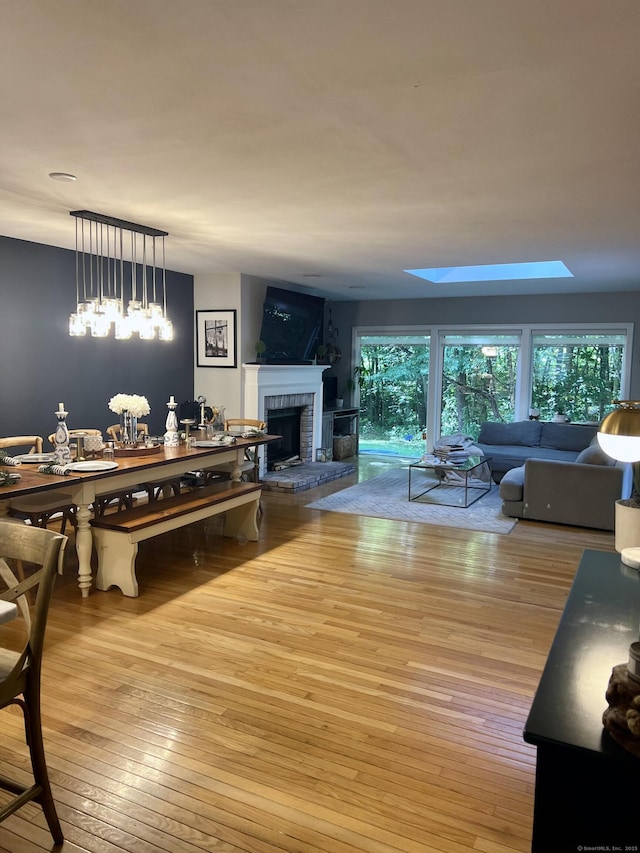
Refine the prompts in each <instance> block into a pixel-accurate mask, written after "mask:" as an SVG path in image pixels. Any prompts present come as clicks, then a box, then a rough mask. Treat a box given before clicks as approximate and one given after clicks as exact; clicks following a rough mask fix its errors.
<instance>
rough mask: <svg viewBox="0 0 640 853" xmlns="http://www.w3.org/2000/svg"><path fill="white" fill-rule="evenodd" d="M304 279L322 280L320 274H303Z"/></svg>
mask: <svg viewBox="0 0 640 853" xmlns="http://www.w3.org/2000/svg"><path fill="white" fill-rule="evenodd" d="M302 278H322V276H321V275H320V273H319V272H303V273H302Z"/></svg>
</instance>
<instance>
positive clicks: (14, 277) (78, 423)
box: [0, 237, 194, 446]
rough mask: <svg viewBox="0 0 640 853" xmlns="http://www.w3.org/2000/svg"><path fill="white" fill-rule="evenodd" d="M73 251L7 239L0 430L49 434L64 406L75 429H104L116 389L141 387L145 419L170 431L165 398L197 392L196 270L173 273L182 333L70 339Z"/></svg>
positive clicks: (170, 308) (1, 300) (1, 253)
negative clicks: (168, 337)
mask: <svg viewBox="0 0 640 853" xmlns="http://www.w3.org/2000/svg"><path fill="white" fill-rule="evenodd" d="M75 280H76V279H75V252H74V251H69V250H68V249H58V248H55V247H53V246H44V245H41V244H39V243H30V242H27V241H24V240H14V239H11V238H9V237H0V435H3V436H6V435H24V434H28V435H32V434H33V435H41V436H43V438H44V439H45V446H46V437H47V435H49V434H50V433H52V432H54V430H55V427H56V423H57V420H56V417H55V414H54V412H55V411H56V409H57V408H58V403H60V402H62V403H64V404H65V407H66V409H67V411H68V412H69V417H68V424H69V427H76V428H82V427H97V428H99V429H101V430H103V431H104V430H105V429H106V427H108V426H109V425H110V424H112V423H116V422H117V421H118V416H117V415H114V414H113V413H112V412H111V411H109V409H108V405H107V404H108V401H109V398H110V397H112V396H113V395H114V394H118V393H124V394H143V395H144V396H145V397H147V399H148V400H149V403H150V405H151V414H150V415H149V417H148V418H145V420H146V421H147V422H148V423H149V427H150V430H151V432H152V433H155V434H161V433H164V425H165V420H166V416H167V407H166V401H167V400H168V399H169V397H170V396H171V394H173V395H175V397H176V399H177V400H179V401H182V400H191V399H193V336H194V312H193V277H192V276H190V275H186V274H184V273H178V272H170V271H167V312H168V314H169V316H170V317H171V319H172V320H173V324H174V340H173V341H168V342H162V341H141V340H139V339H132V340H130V341H116V340H114V339H113V337H111V338H105V339H99V338H92V337H90V336H87V337H85V338H71V337H69V334H68V321H69V314H70V313H71V312H72V311H73V310H74V308H75V300H76V285H75Z"/></svg>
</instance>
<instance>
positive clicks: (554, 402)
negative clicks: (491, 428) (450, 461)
mask: <svg viewBox="0 0 640 853" xmlns="http://www.w3.org/2000/svg"><path fill="white" fill-rule="evenodd" d="M632 340H633V324H631V323H615V324H606V325H605V324H602V325H600V324H596V323H593V324H589V325H586V324H571V325H563V326H560V324H558V325H555V324H548V325H545V326H539V325H537V326H534V325H533V324H530V325H529V324H522V325H521V326H518V327H514V326H508V327H507V326H498V325H496V326H493V327H485V328H477V327H472V326H455V327H454V326H430V327H419V326H411V327H409V326H406V327H395V328H394V329H391V328H389V329H383V328H380V327H375V328H372V327H369V328H365V327H361V328H356V329H354V337H353V345H354V346H353V351H354V353H355V364H356V365H362V367H363V374H362V376H360V377H359V379H360V383H359V384H360V405H361V412H362V419H361V439H362V437H363V435H365V434H366V437H367V438H371V439H372V440H375V441H378V439H380V440H382V439H384V440H390V439H393V440H394V441H395V442H396V445H397V447H396V449H395V450H394V451H387V452H396V453H400V454H402V455H414V456H415V455H417V454H418V453H419V452H422V450H421V447H420V444H419V443H415V441H414V440H415V438H416V437H417V436H419V437H420V438H421V434H422V430H423V428H424V427H425V426H426V428H427V437H428V438H427V443H428V445H429V446H433V444H434V442H435V441H436V440H437V439H438V438H439V437H440V436H442V435H451V434H454V433H463V434H464V435H470V436H471V437H472V438H477V436H478V433H479V429H480V425H481V424H482V422H483V421H505V422H509V421H518V420H526V418H527V417H528V416H529V409H530V408H534V409H538V411H539V413H540V419H541V420H552V419H553V417H554V415H555V414H556V413H558V410H559V409H560V410H564V411H561V412H560V413H562V414H565V415H566V416H567V417H568V418H569V419H570V420H572V421H578V422H585V421H587V422H588V421H591V422H598V423H599V422H600V421H601V420H602V418H603V417H604V416H605V415H606V414H608V412H609V411H611V409H612V408H613V403H614V401H615V400H617V399H621V398H622V399H624V398H626V397H627V396H628V394H629V384H630V365H631V357H632V353H631V344H632ZM403 442H404V444H402V443H403ZM402 447H404V448H405V450H406V452H404V453H403V451H402ZM366 449H369V450H371V451H375V449H376V445H373V446H372V447H371V448H369V447H367V448H366Z"/></svg>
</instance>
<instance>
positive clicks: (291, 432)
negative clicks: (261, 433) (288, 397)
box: [267, 406, 302, 471]
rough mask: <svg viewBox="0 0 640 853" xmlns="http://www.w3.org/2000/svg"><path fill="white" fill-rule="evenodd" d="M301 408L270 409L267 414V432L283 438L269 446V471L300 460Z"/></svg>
mask: <svg viewBox="0 0 640 853" xmlns="http://www.w3.org/2000/svg"><path fill="white" fill-rule="evenodd" d="M301 414H302V407H301V406H293V407H290V408H287V409H270V410H269V411H268V412H267V432H268V433H269V435H279V436H282V437H281V439H280V441H276V442H274V443H273V444H268V445H267V470H269V471H272V470H273V466H274V465H275V464H278V463H281V462H287V461H290V460H296V459H298V460H299V459H300V417H301Z"/></svg>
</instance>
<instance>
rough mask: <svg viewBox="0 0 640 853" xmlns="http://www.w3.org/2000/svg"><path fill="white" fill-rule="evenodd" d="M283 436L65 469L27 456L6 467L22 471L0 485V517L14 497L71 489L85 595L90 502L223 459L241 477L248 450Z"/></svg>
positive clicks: (136, 452)
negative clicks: (44, 467) (46, 467)
mask: <svg viewBox="0 0 640 853" xmlns="http://www.w3.org/2000/svg"><path fill="white" fill-rule="evenodd" d="M279 440H280V436H277V435H267V434H260V435H255V436H254V435H252V436H250V437H248V438H244V437H233V441H231V442H229V443H227V442H225V441H223V440H211V441H204V440H203V441H197V442H195V444H194V443H192V442H190V443H189V444H187V443H185V442H181V443H180V444H179V445H178V446H177V447H169V446H165V445H164V444H158V445H156V446H154V447H144V448H143V447H140V448H139V449H137V448H135V449H133V450H131V451H127V450H124V449H123V450H122V451H121V452H117V454H116V457H115V459H114V460H113V462H106V461H105V460H100V459H96V460H85V461H84V462H80V463H71V464H70V465H69V466H67V468H66V473H64V474H50V473H45V472H43V471H40V470H39V469H40V467H41V466H40V465H38V464H29V462H27V461H23V462H22V463H21V464H19V465H16V466H12V467H10V468H7V469H6V470H8V471H10V472H11V473H18V474H19V475H20V478H19V479H16V480H14V481H12V482H11V483H9V484H7V485H5V486H0V517H1V516H6V515H7V514H8V511H9V503H10V501H11V498H15V497H18V496H20V495H30V494H35V493H37V492H46V491H51V490H61V489H63V490H64V491H65V492H67V493H68V494H69V495H70V497H71V502H72V503H73V504H75V506H76V520H77V527H76V552H77V555H78V587H79V589H80V592H81V595H82V597H83V598H86V597H87V596H88V595H89V591H90V589H91V586H92V584H93V577H92V571H91V555H92V551H93V535H92V531H91V525H90V524H89V521H90V519H91V517H92V511H91V507H92V505H93V504H94V503H95V501H96V500H97V499H99V498H100V497H101V496H104V495H107V494H110V493H112V492H124V491H127V490H129V491H132V490H135V488H136V486H139V485H140V484H142V483H144V484H145V485H146V484H148V483H158V484H161V483H169V482H172V481H175V480H176V479H179V478H181V477H184V476H185V475H186V474H187V473H189V472H190V471H199V470H203V469H207V468H210V467H213V466H215V465H218V464H220V463H229V462H230V463H234V468H233V470H232V472H231V479H232V480H233V481H235V482H240V479H241V477H242V471H241V465H242V462H243V461H244V458H245V451H246V450H247V449H249V448H256V447H260V446H262V445H266V444H269V443H270V442H274V441H279ZM23 460H24V457H23ZM100 463H102V464H100Z"/></svg>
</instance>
